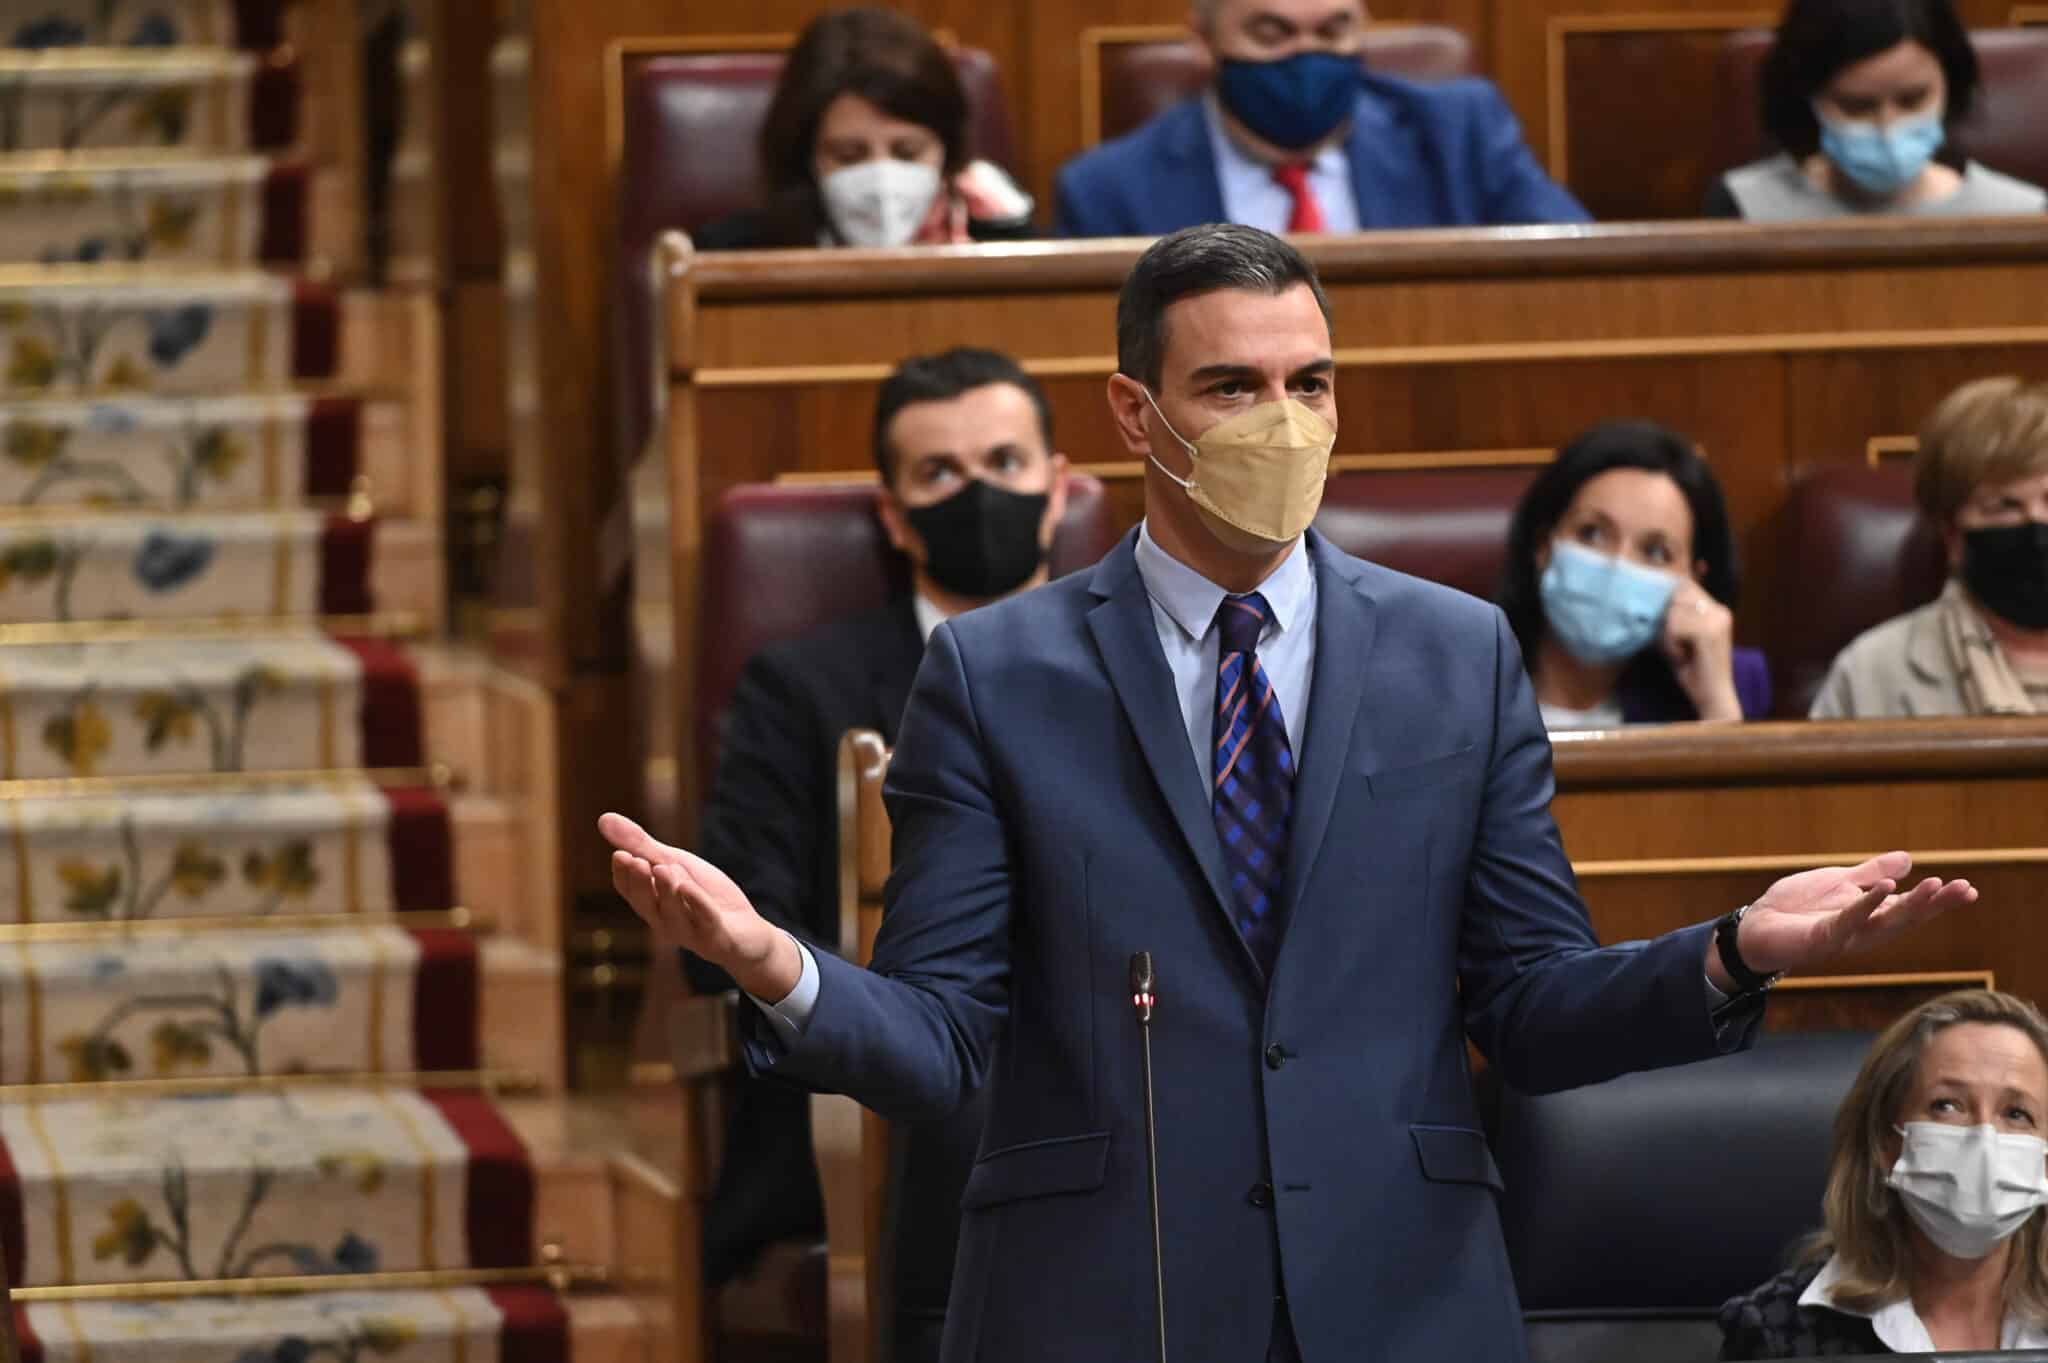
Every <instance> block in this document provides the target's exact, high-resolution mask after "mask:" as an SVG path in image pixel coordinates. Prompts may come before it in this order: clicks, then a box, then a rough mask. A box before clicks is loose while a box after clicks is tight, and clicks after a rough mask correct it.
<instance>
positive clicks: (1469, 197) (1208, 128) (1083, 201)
mask: <svg viewBox="0 0 2048 1363" xmlns="http://www.w3.org/2000/svg"><path fill="white" fill-rule="evenodd" d="M1188 24H1189V27H1190V28H1192V29H1193V30H1194V34H1195V37H1196V39H1197V40H1198V41H1199V42H1200V44H1201V45H1202V47H1203V49H1204V50H1205V51H1206V53H1207V54H1208V57H1209V59H1210V63H1211V66H1212V69H1213V71H1214V76H1213V79H1212V81H1211V84H1210V87H1209V89H1208V90H1207V91H1206V92H1205V93H1203V94H1202V95H1201V96H1199V97H1198V98H1195V99H1190V100H1187V101H1185V102H1183V103H1181V104H1178V105H1175V106H1174V107H1173V108H1171V109H1168V110H1167V111H1166V112H1165V113H1163V114H1160V115H1159V116H1158V117H1156V118H1154V119H1153V120H1152V121H1151V122H1149V123H1146V124H1145V125H1144V126H1143V127H1140V128H1138V129H1137V130H1135V131H1133V132H1131V133H1128V134H1126V135H1125V136H1123V137H1120V138H1117V139H1116V140H1115V141H1113V142H1108V143H1105V144H1104V145H1102V146H1100V147H1097V148H1095V149H1094V150H1093V151H1089V152H1085V153H1083V154H1082V155H1080V156H1078V157H1076V158H1075V159H1074V160H1073V161H1070V162H1069V163H1068V164H1067V165H1066V166H1065V167H1064V168H1063V169H1062V170H1061V171H1060V174H1059V179H1058V181H1057V184H1056V186H1055V201H1056V211H1055V222H1056V231H1057V232H1058V233H1059V235H1061V236H1068V237H1116V236H1155V235H1158V234H1161V233H1166V232H1172V231H1177V230H1178V229H1180V228H1183V227H1191V226H1194V225H1196V224H1198V223H1206V222H1235V223H1243V224H1244V225H1246V226H1248V227H1258V228H1262V229H1264V230H1265V231H1268V232H1356V231H1361V230H1373V229H1378V228H1399V227H1483V226H1497V225H1513V224H1522V223H1551V222H1584V221H1586V210H1585V209H1584V208H1582V207H1580V206H1579V203H1578V201H1577V200H1575V199H1574V198H1572V196H1571V195H1570V194H1568V193H1567V192H1565V191H1564V190H1563V189H1560V188H1559V187H1558V186H1557V185H1556V184H1555V183H1553V182H1552V181H1551V179H1550V177H1549V176H1547V175H1545V174H1544V173H1543V168H1542V167H1541V166H1539V165H1537V164H1536V159H1535V157H1533V156H1532V155H1530V153H1529V148H1528V147H1527V145H1525V144H1524V143H1523V141H1522V130H1521V126H1520V125H1519V124H1518V123H1517V122H1516V121H1515V116H1514V114H1513V113H1511V112H1510V111H1509V110H1508V107H1507V105H1506V104H1505V103H1504V102H1503V101H1502V100H1501V97H1500V93H1499V91H1497V90H1495V89H1494V88H1493V86H1492V85H1490V84H1488V83H1487V82H1485V81H1483V80H1452V81H1439V82H1430V83H1427V84H1422V83H1417V82H1414V81H1407V80H1401V79H1398V78H1396V77H1393V76H1388V75H1383V74H1380V73H1378V72H1374V71H1367V70H1364V69H1362V67H1361V64H1360V54H1361V51H1362V48H1363V44H1364V41H1365V28H1366V9H1365V5H1364V3H1363V0H1193V9H1192V11H1191V13H1190V14H1189V18H1188Z"/></svg>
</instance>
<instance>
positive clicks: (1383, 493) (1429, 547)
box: [1316, 468, 1538, 601]
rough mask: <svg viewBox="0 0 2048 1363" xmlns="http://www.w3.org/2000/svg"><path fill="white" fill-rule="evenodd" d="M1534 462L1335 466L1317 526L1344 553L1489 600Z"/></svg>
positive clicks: (1530, 481)
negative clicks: (1415, 467)
mask: <svg viewBox="0 0 2048 1363" xmlns="http://www.w3.org/2000/svg"><path fill="white" fill-rule="evenodd" d="M1537 472H1538V470H1536V469H1534V468H1527V469H1520V468H1516V469H1423V470H1407V469H1396V470H1388V471H1386V472H1379V471H1376V470H1363V471H1354V472H1347V473H1339V474H1337V475H1335V476H1334V477H1332V478H1331V479H1330V483H1329V486H1328V487H1327V488H1326V489H1325V490H1324V492H1323V509H1322V511H1321V512H1320V513H1318V514H1317V516H1316V529H1317V530H1318V531H1320V532H1321V533H1322V534H1323V536H1324V537H1325V538H1327V539H1328V540H1329V541H1330V542H1331V543H1332V544H1334V545H1336V546H1337V547H1338V548H1339V549H1342V550H1343V551H1344V552H1345V553H1347V554H1356V555H1357V556H1358V557H1360V558H1366V559H1371V560H1372V561H1373V562H1374V563H1378V564H1382V565H1384V566H1386V567H1388V568H1393V569H1396V570H1397V571H1399V572H1404V573H1412V574H1413V575H1415V576H1416V577H1426V578H1428V579H1430V580H1431V581H1432V582H1441V583H1444V584H1445V585H1446V586H1451V587H1456V588H1457V589H1458V590H1460V591H1464V592H1470V593H1471V594H1472V595H1474V596H1479V597H1484V598H1486V599H1487V600H1489V601H1491V600H1492V599H1493V595H1494V590H1495V588H1496V587H1497V586H1498V585H1499V583H1500V572H1501V565H1502V563H1503V561H1504V560H1505V558H1506V550H1507V539H1508V522H1509V521H1510V520H1512V519H1513V518H1514V514H1515V507H1516V505H1517V504H1518V503H1519V502H1520V501H1521V500H1522V494H1523V493H1524V492H1526V491H1527V490H1528V487H1529V484H1530V483H1532V482H1534V481H1535V479H1536V474H1537Z"/></svg>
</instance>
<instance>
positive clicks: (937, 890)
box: [748, 532, 1720, 1363]
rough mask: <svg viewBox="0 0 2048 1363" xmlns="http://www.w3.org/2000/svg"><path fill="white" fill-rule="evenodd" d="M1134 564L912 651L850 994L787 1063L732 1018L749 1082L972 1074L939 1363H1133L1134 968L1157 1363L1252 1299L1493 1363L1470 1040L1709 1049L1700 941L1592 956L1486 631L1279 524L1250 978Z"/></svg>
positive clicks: (1529, 1079) (1226, 1332)
mask: <svg viewBox="0 0 2048 1363" xmlns="http://www.w3.org/2000/svg"><path fill="white" fill-rule="evenodd" d="M1134 543H1135V532H1133V534H1132V536H1130V537H1127V538H1126V539H1125V540H1124V541H1123V542H1122V543H1121V544H1120V545H1119V546H1118V547H1117V548H1116V549H1115V550H1113V551H1112V552H1111V553H1110V555H1109V556H1108V557H1107V558H1105V559H1104V560H1103V561H1102V562H1101V563H1100V564H1099V565H1097V567H1096V568H1095V569H1094V571H1093V572H1092V573H1077V574H1075V575H1073V576H1071V577H1068V578H1064V579H1062V580H1060V581H1058V582H1055V583H1053V584H1051V585H1050V586H1047V587H1044V588H1041V589H1039V590H1038V591H1034V592H1027V593H1025V594H1023V595H1022V596H1019V597H1017V598H1014V599H1013V600H1010V601H1006V602H1002V603H999V604H996V605H993V606H989V607H985V608H983V609H981V610H978V611H973V612H970V613H968V614H967V615H964V616H961V617H959V618H957V619H955V620H952V621H950V622H948V623H947V624H945V625H943V626H941V627H940V628H939V629H938V630H937V632H935V633H934V634H933V635H932V638H931V641H930V644H929V645H928V647H927V650H926V654H925V658H924V662H923V665H922V667H921V669H920V670H919V673H918V679H917V684H916V687H915V689H914V690H913V692H912V696H911V701H910V705H909V708H908V710H907V712H906V713H905V716H904V721H903V728H902V733H901V739H900V742H899V744H898V746H897V749H896V754H895V759H894V761H893V763H892V764H891V767H890V772H889V778H888V786H887V791H886V794H887V799H888V805H889V812H890V817H891V819H892V821H893V825H894V837H895V849H894V850H895V859H896V865H895V872H894V874H893V876H892V877H891V879H890V883H889V886H888V894H887V903H888V908H887V911H886V913H885V915H884V918H883V924H882V930H881V935H880V939H879V941H878V942H877V944H876V949H875V955H874V961H873V966H872V969H870V970H861V969H858V968H856V967H854V966H852V965H849V964H848V963H846V962H845V961H842V960H840V959H838V958H837V957H834V956H832V955H830V954H829V953H822V952H821V953H819V954H818V962H817V963H818V969H819V972H820V981H819V989H818V995H817V1000H816V1004H815V1009H814V1011H813V1013H812V1014H811V1017H810V1021H809V1024H808V1026H807V1027H806V1029H805V1031H804V1033H803V1035H802V1036H801V1037H800V1038H798V1039H797V1040H796V1041H795V1042H794V1044H792V1045H789V1046H787V1047H784V1046H783V1045H782V1044H781V1043H780V1042H779V1041H778V1040H777V1039H776V1038H775V1036H774V1035H773V1033H772V1032H770V1031H769V1030H768V1027H767V1025H766V1023H765V1020H763V1019H761V1018H760V1017H758V1016H757V1015H754V1016H751V1021H750V1024H749V1028H750V1035H749V1042H748V1049H749V1056H750V1060H751V1061H752V1063H753V1064H754V1065H755V1066H756V1067H757V1068H759V1069H765V1070H769V1071H772V1072H773V1073H776V1074H778V1075H781V1076H783V1077H786V1078H789V1079H792V1080H795V1081H798V1082H800V1083H804V1084H808V1085H812V1086H817V1087H823V1088H834V1089H841V1090H843V1091H845V1092H847V1093H850V1094H852V1095H853V1096H854V1097H856V1098H858V1099H859V1100H860V1101H861V1102H863V1103H865V1104H867V1105H868V1106H870V1107H872V1108H875V1109H877V1110H878V1111H880V1112H882V1113H884V1114H886V1115H890V1116H893V1117H898V1118H906V1119H922V1118H929V1117H932V1116H935V1115H937V1114H940V1113H943V1112H946V1111H947V1110H949V1109H951V1108H952V1107H953V1106H954V1105H955V1104H957V1103H959V1102H960V1101H961V1097H962V1095H963V1094H964V1093H966V1092H968V1091H969V1090H971V1089H973V1088H974V1087H975V1086H976V1085H978V1084H980V1083H982V1082H984V1081H986V1083H987V1084H988V1094H987V1098H988V1109H989V1116H988V1121H987V1125H986V1127H985V1128H984V1131H983V1136H982V1146H981V1153H980V1156H979V1158H978V1159H977V1161H976V1163H975V1165H974V1169H973V1172H972V1173H971V1175H970V1176H969V1178H968V1182H967V1191H966V1196H965V1208H966V1211H965V1214H964V1217H963V1220H962V1225H961V1237H960V1251H959V1257H958V1260H957V1263H956V1267H955V1271H954V1280H953V1295H952V1301H951V1305H950V1307H949V1310H948V1313H947V1322H946V1345H945V1353H944V1357H945V1358H946V1359H947V1360H948V1363H967V1360H970V1359H973V1360H1001V1361H1007V1360H1018V1361H1019V1363H1022V1361H1023V1360H1031V1363H1039V1361H1040V1360H1043V1359H1047V1358H1058V1359H1060V1360H1062V1363H1129V1360H1131V1359H1133V1358H1143V1357H1148V1356H1149V1355H1150V1346H1149V1344H1148V1342H1147V1341H1148V1338H1149V1335H1148V1331H1149V1329H1150V1324H1151V1318H1152V1306H1151V1299H1152V1288H1151V1268H1150V1264H1151V1235H1150V1222H1149V1218H1148V1214H1147V1210H1146V1182H1145V1164H1144V1159H1145V1155H1144V1149H1145V1147H1144V1139H1143V1130H1144V1127H1143V1120H1144V1117H1143V1113H1144V1105H1143V1098H1142V1090H1141V1088H1140V1085H1139V1074H1140V1070H1139V1049H1138V1034H1137V1024H1136V1022H1135V1020H1134V1019H1133V1016H1132V1009H1131V998H1130V989H1129V983H1128V978H1127V976H1128V963H1129V960H1130V956H1131V953H1133V952H1135V951H1140V950H1144V951H1150V952H1151V953H1152V955H1153V958H1154V960H1155V961H1156V963H1157V966H1158V971H1159V999H1160V1002H1159V1012H1158V1015H1157V1021H1156V1022H1155V1023H1154V1025H1153V1029H1152V1032H1153V1046H1154V1058H1155V1064H1156V1068H1157V1092H1158V1114H1159V1166H1160V1167H1159V1193H1160V1202H1161V1217H1162V1219H1163V1225H1164V1231H1165V1244H1166V1254H1167V1264H1166V1295H1167V1305H1168V1312H1169V1337H1170V1339H1171V1340H1173V1341H1176V1345H1175V1349H1176V1353H1177V1356H1179V1357H1183V1358H1199V1359H1229V1360H1233V1361H1235V1360H1243V1359H1258V1358H1263V1357H1264V1356H1265V1353H1264V1350H1265V1347H1266V1343H1267V1333H1268V1331H1269V1329H1270V1327H1271V1322H1272V1318H1273V1309H1274V1300H1273V1296H1274V1290H1275V1288H1276V1286H1277V1285H1278V1284H1279V1283H1280V1282H1281V1281H1282V1274H1283V1271H1284V1283H1285V1290H1286V1297H1287V1301H1288V1303H1289V1309H1290V1310H1291V1312H1292V1316H1293V1321H1294V1326H1295V1332H1296V1335H1297V1337H1298V1338H1299V1340H1300V1343H1301V1347H1302V1351H1303V1356H1304V1357H1305V1358H1306V1359H1308V1360H1310V1363H1321V1361H1322V1360H1332V1361H1334V1360H1343V1363H1368V1361H1369V1360H1377V1359H1385V1360H1400V1361H1401V1363H1413V1360H1416V1359H1451V1358H1483V1359H1489V1360H1493V1359H1513V1358H1516V1357H1519V1356H1520V1354H1521V1351H1522V1326H1521V1320H1520V1315H1519V1312H1518V1309H1517V1305H1516V1299H1515V1290H1514V1284H1513V1282H1512V1280H1511V1279H1510V1277H1509V1273H1508V1260H1507V1254H1506V1251H1505V1248H1504V1246H1503V1243H1502V1239H1501V1231H1500V1222H1499V1218H1498V1215H1497V1213H1496V1210H1495V1205H1494V1203H1495V1193H1496V1191H1497V1190H1498V1189H1499V1187H1500V1175H1499V1173H1498V1172H1497V1170H1496V1169H1495V1167H1494V1162H1493V1160H1492V1158H1491V1156H1490V1155H1489V1153H1488V1150H1487V1146H1486V1140H1485V1137H1484V1136H1482V1135H1481V1133H1480V1129H1479V1123H1478V1118H1477V1114H1476V1112H1475V1104H1474V1099H1473V1094H1472V1086H1471V1079H1470V1076H1469V1073H1468V1069H1467V1065H1466V1052H1465V1039H1466V1036H1467V1034H1468V1033H1469V1034H1470V1036H1471V1037H1472V1039H1473V1040H1474V1041H1475V1042H1476V1043H1477V1044H1478V1045H1479V1047H1480V1049H1481V1050H1482V1051H1483V1052H1484V1053H1485V1054H1486V1055H1487V1056H1488V1057H1489V1058H1490V1060H1491V1061H1492V1063H1493V1064H1494V1065H1496V1066H1497V1067H1499V1069H1500V1070H1501V1071H1502V1072H1503V1074H1504V1077H1505V1078H1506V1079H1507V1080H1508V1081H1509V1082H1511V1083H1514V1084H1516V1085H1519V1086H1521V1087H1523V1088H1525V1089H1530V1090H1548V1089H1556V1088H1563V1087H1568V1086H1571V1085H1576V1084H1583V1083H1588V1082H1591V1081H1594V1080H1599V1079H1603V1078H1606V1077H1608V1076H1611V1075H1614V1074H1617V1073H1620V1072H1622V1071H1625V1070H1631V1069H1637V1068H1645V1067H1650V1066H1656V1065H1666V1064H1673V1063H1678V1062H1682V1061H1689V1060H1696V1059H1699V1058H1702V1057H1705V1056H1709V1055H1713V1054H1715V1053H1717V1051H1718V1050H1719V1049H1720V1043H1719V1042H1718V1041H1717V1039H1716V1035H1715V1031H1714V1028H1713V1026H1712V1024H1711V1022H1710V1020H1709V1017H1708V1009H1707V1000H1706V985H1705V981H1704V978H1703V975H1702V970H1703V966H1704V962H1705V959H1706V952H1707V946H1708V940H1709V935H1710V932H1711V929H1710V927H1707V926H1700V927H1694V928H1688V929H1686V930H1683V931H1681V932H1677V933H1673V934H1671V935H1669V936H1666V937H1663V938H1659V939H1657V940H1655V941H1652V942H1636V943H1630V944H1627V945H1622V946H1614V947H1605V948H1602V947H1600V946H1598V945H1597V943H1596V942H1595V940H1594V937H1593V933H1592V931H1591V928H1590V927H1589V925H1588V923H1587V918H1586V911H1585V909H1584V907H1583V906H1582V904H1581V903H1580V900H1579V897H1578V893H1577V890H1576V887H1575V884H1574V881H1573V877H1572V872H1571V867H1570V865H1569V864H1568V863H1567V861H1566V860H1565V854H1564V849H1563V847H1562V846H1561V845H1560V844H1559V840H1558V834H1557V828H1556V825H1555V824H1554V823H1553V822H1552V820H1551V817H1550V797H1551V790H1552V781H1551V757H1550V742H1549V739H1548V738H1546V737H1545V735H1544V731H1543V724H1542V721H1541V719H1540V717H1539V716H1538V713H1537V708H1536V702H1535V699H1534V694H1533V692H1532V690H1531V687H1530V684H1529V681H1528V677H1527V675H1526V674H1525V672H1524V671H1523V668H1522V662H1521V658H1520V656H1519V654H1518V652H1517V650H1516V648H1515V643H1514V637H1513V635H1512V633H1511V632H1510V631H1509V629H1508V627H1507V623H1506V619H1505V617H1503V616H1502V615H1501V613H1500V612H1499V611H1498V610H1497V609H1495V608H1494V607H1493V606H1491V605H1489V604H1487V603H1485V602H1482V601H1480V600H1478V599H1477V598H1475V597H1471V596H1467V595H1464V594H1463V593H1460V592H1456V591H1452V590H1450V589H1449V588H1446V587H1441V586H1436V585H1434V584H1431V583H1427V582H1423V581H1421V580H1419V579H1416V578H1411V577H1406V576H1404V575H1402V574H1399V573H1395V572H1393V571H1390V570H1388V569H1385V568H1381V567H1377V566H1375V565H1373V564H1370V563H1365V562H1362V561H1360V560H1357V559H1353V558H1350V557H1347V556H1346V555H1344V554H1343V553H1341V552H1339V551H1338V550H1336V549H1334V548H1332V547H1331V546H1330V545H1329V544H1328V543H1327V542H1326V541H1324V540H1322V539H1321V538H1319V537H1317V536H1316V535H1315V534H1314V533H1313V532H1311V533H1310V535H1309V550H1310V553H1311V556H1312V563H1313V567H1314V571H1315V572H1316V575H1317V611H1316V630H1317V635H1316V660H1315V676H1314V680H1313V683H1312V691H1313V694H1312V695H1311V696H1310V698H1309V701H1308V726H1307V731H1306V733H1305V735H1304V738H1303V743H1302V752H1301V754H1300V759H1301V760H1300V762H1299V778H1298V782H1297V786H1296V803H1295V809H1294V816H1293V817H1294V825H1293V830H1292V833H1293V841H1292V848H1293V850H1292V855H1291V859H1290V866H1289V874H1288V877H1287V880H1286V884H1285V888H1284V889H1283V891H1282V899H1281V910H1280V911H1281V912H1282V913H1284V914H1285V915H1286V917H1285V921H1284V928H1283V934H1284V935H1283V938H1282V941H1281V946H1280V951H1279V955H1278V958H1277V960H1276V963H1275V966H1274V973H1273V978H1272V979H1270V980H1267V979H1265V978H1264V977H1263V976H1262V973H1261V971H1260V969H1259V967H1258V965H1257V964H1256V962H1255V959H1254V957H1253V956H1252V955H1251V953H1250V952H1249V951H1248V950H1247V949H1246V947H1245V945H1244V943H1243V940H1242V939H1241V938H1240V937H1239V936H1238V933H1237V930H1236V929H1235V928H1234V927H1233V926H1232V923H1231V920H1230V917H1229V913H1228V910H1227V909H1226V907H1225V905H1226V904H1227V903H1228V902H1229V898H1228V894H1227V892H1226V886H1225V883H1224V872H1223V858H1222V854H1221V852H1220V850H1219V845H1218V842H1217V837H1216V833H1215V825H1214V824H1213V822H1212V821H1211V816H1210V811H1209V800H1208V795H1207V791H1206V782H1205V781H1204V780H1203V778H1202V776H1201V774H1200V773H1199V771H1198V769H1197V767H1196V763H1195V760H1194V756H1193V754H1192V753H1191V752H1190V751H1189V747H1188V736H1187V732H1186V729H1185V727H1184V725H1183V723H1182V720H1181V713H1180V709H1179V707H1178V704H1177V703H1176V701H1175V698H1174V693H1173V689H1172V684H1171V681H1170V675H1169V672H1168V669H1167V665H1166V660H1165V657H1164V655H1163V654H1162V652H1161V650H1160V647H1159V636H1158V633H1157V630H1156V628H1155V626H1154V623H1153V615H1152V607H1151V604H1150V600H1149V598H1148V596H1147V594H1146V592H1145V587H1144V583H1143V581H1142V580H1141V578H1140V577H1139V574H1138V571H1137V567H1136V562H1135V559H1134V556H1133V553H1132V549H1133V545H1134ZM1645 1214H1646V1215H1648V1214H1652V1213H1650V1212H1648V1211H1646V1213H1645ZM1276 1254H1277V1256H1278V1257H1277V1262H1276Z"/></svg>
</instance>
